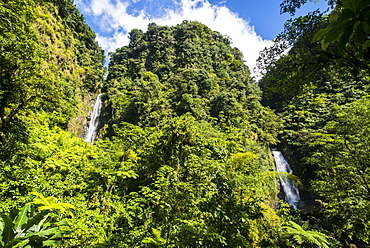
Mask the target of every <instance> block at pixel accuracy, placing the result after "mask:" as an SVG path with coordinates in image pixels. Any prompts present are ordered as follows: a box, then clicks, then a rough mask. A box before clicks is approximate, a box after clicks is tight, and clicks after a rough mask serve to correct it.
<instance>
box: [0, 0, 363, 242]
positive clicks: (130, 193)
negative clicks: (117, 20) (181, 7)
mask: <svg viewBox="0 0 370 248" xmlns="http://www.w3.org/2000/svg"><path fill="white" fill-rule="evenodd" d="M305 2H306V1H305V0H294V1H293V0H284V1H283V3H282V4H281V11H282V12H288V13H291V14H294V12H295V10H296V9H297V8H299V7H300V6H301V5H303V4H304V3H305ZM328 6H329V8H328V11H327V12H325V13H321V12H319V11H315V12H312V13H309V14H308V15H306V16H302V17H298V18H296V19H292V20H290V21H288V22H287V23H286V26H285V31H284V32H283V33H281V34H279V35H278V37H277V38H276V39H275V40H274V45H273V46H272V47H270V48H266V49H265V50H264V51H263V52H262V53H261V57H260V59H259V69H260V73H261V76H262V78H261V79H260V80H259V81H258V82H257V81H256V80H255V79H254V78H253V77H252V76H251V74H250V68H248V67H247V66H246V65H245V63H244V62H245V61H244V60H243V59H246V60H248V58H243V54H242V53H241V51H240V50H238V49H237V48H234V47H232V43H231V41H230V39H229V38H227V37H225V36H223V35H222V34H220V33H218V32H215V31H212V30H211V29H209V28H208V27H207V26H205V25H203V24H201V23H199V22H190V21H183V22H182V23H181V24H178V25H176V26H172V27H168V26H159V25H157V24H155V23H151V24H149V25H148V29H147V31H146V32H144V31H142V30H139V29H134V30H132V31H131V32H130V33H129V40H130V42H129V44H128V45H127V46H123V47H121V48H118V49H117V50H116V51H115V52H113V53H111V54H109V59H110V61H109V66H108V70H107V71H106V69H105V67H104V60H105V56H104V51H103V50H102V49H101V48H100V47H99V45H98V44H97V42H96V41H95V34H94V32H93V31H92V29H91V28H90V27H89V26H88V25H87V24H86V22H85V20H84V17H83V16H82V15H81V13H80V12H79V10H78V9H77V8H76V6H75V5H74V3H73V0H17V1H13V0H1V1H0V145H1V147H0V203H1V204H0V213H1V218H0V247H48V246H55V245H58V246H61V247H368V246H369V244H370V240H369V237H370V211H369V209H368V206H369V203H370V198H369V197H370V195H369V192H370V181H369V179H370V171H369V166H368V161H369V155H368V154H369V152H368V147H369V142H370V134H369V130H370V121H369V120H370V110H369V109H370V102H369V83H370V82H369V81H370V77H369V71H370V63H369V58H370V41H369V35H370V21H369V17H370V7H369V6H370V1H369V0H360V1H358V0H342V1H328ZM99 94H102V100H103V106H102V109H101V115H100V121H99V126H98V127H99V132H98V135H97V139H96V140H95V142H94V144H90V143H89V142H86V141H85V140H84V139H83V138H84V132H85V130H86V128H87V127H88V126H89V122H90V121H91V120H90V118H91V112H92V108H93V103H94V101H95V99H96V98H97V96H98V95H99ZM276 147H277V148H278V149H280V150H281V151H283V153H284V155H285V156H286V157H287V158H288V160H289V162H290V163H291V165H292V167H293V170H294V172H295V174H296V175H292V174H289V173H277V172H276V170H275V165H274V160H273V157H272V154H271V149H272V148H276ZM279 178H289V179H291V180H293V181H295V182H296V183H297V184H299V185H301V192H302V203H301V204H300V205H299V207H298V209H294V208H293V207H290V206H289V205H288V204H286V203H284V201H283V200H281V199H280V198H281V193H280V189H279Z"/></svg>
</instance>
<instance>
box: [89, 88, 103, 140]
mask: <svg viewBox="0 0 370 248" xmlns="http://www.w3.org/2000/svg"><path fill="white" fill-rule="evenodd" d="M102 96H103V95H102V94H99V95H98V97H97V98H96V101H95V104H94V109H93V112H92V114H91V116H90V122H89V127H88V129H87V130H86V133H85V140H86V141H87V142H89V143H91V144H94V141H95V139H96V135H97V132H98V125H99V117H100V112H101V108H102V105H103V104H102Z"/></svg>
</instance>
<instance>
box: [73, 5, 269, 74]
mask: <svg viewBox="0 0 370 248" xmlns="http://www.w3.org/2000/svg"><path fill="white" fill-rule="evenodd" d="M85 1H86V0H85ZM88 1H90V2H89V3H86V2H83V0H76V4H77V5H78V6H79V7H80V9H81V10H82V11H83V12H84V13H85V15H89V17H90V18H92V19H93V20H95V21H94V22H95V23H98V25H99V27H100V30H104V33H108V32H110V33H112V34H113V35H109V36H104V35H100V34H99V33H98V34H97V41H98V42H99V44H100V45H101V46H102V48H103V49H104V50H105V51H106V52H112V51H114V50H115V49H116V48H118V47H122V46H124V45H127V44H128V42H129V39H128V37H127V33H128V32H129V31H130V30H132V29H134V28H139V29H142V30H144V31H145V30H146V29H147V25H148V24H149V23H151V22H155V23H157V24H158V25H168V26H172V25H177V24H179V23H181V22H182V21H183V20H189V21H199V22H201V23H203V24H205V25H207V26H208V27H209V28H211V29H212V30H215V31H218V32H220V33H221V34H223V35H226V36H228V37H230V38H231V41H232V45H233V46H235V47H237V48H239V49H240V50H241V51H242V52H243V54H244V59H245V60H246V64H247V65H248V66H249V68H250V70H251V71H253V68H254V67H255V64H256V59H257V58H258V56H259V52H260V51H261V50H262V49H263V48H265V47H266V46H269V45H271V41H268V40H263V39H262V38H261V37H260V36H258V35H257V34H256V32H255V31H254V27H253V26H251V25H250V24H249V23H248V21H246V20H244V19H242V18H240V17H239V16H238V15H237V14H236V13H233V12H232V11H231V10H230V9H228V8H227V7H225V6H220V5H212V4H210V3H209V2H208V1H207V0H180V1H176V0H172V2H173V5H172V6H173V7H172V8H171V9H158V10H157V11H158V12H159V13H160V12H162V13H163V14H162V15H161V16H160V17H157V18H154V17H153V16H152V15H150V13H147V12H145V11H144V10H141V11H139V12H137V13H135V14H130V13H129V12H128V7H130V4H132V3H133V2H138V1H137V0H131V2H130V1H129V0H88ZM147 1H148V0H147ZM148 4H150V1H149V3H148ZM157 16H158V15H157Z"/></svg>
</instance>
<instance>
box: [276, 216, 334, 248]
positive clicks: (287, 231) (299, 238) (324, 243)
mask: <svg viewBox="0 0 370 248" xmlns="http://www.w3.org/2000/svg"><path fill="white" fill-rule="evenodd" d="M282 228H283V229H284V236H285V237H292V238H293V239H294V241H295V242H296V243H297V244H298V245H300V246H301V247H302V245H305V244H307V245H309V246H307V247H312V245H314V246H315V247H324V248H329V246H328V237H327V236H326V235H325V234H322V233H320V232H318V231H307V230H304V229H303V228H302V227H301V226H300V225H298V224H297V223H295V222H293V221H289V222H288V223H287V225H284V226H283V227H282Z"/></svg>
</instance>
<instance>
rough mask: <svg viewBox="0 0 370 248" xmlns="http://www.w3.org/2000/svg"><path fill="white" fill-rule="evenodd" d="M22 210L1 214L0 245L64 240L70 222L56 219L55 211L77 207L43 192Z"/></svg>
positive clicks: (9, 245)
mask: <svg viewBox="0 0 370 248" xmlns="http://www.w3.org/2000/svg"><path fill="white" fill-rule="evenodd" d="M34 195H36V196H37V198H35V200H34V201H33V202H31V203H27V204H26V205H25V206H24V207H23V208H21V209H20V210H18V209H13V210H12V211H11V212H10V213H8V214H2V215H1V219H0V247H4V248H10V247H12V248H15V247H26V248H27V247H45V246H51V245H61V244H63V239H66V236H67V235H68V234H70V233H71V232H72V231H70V230H69V229H68V223H66V222H64V221H59V222H56V221H55V220H53V219H52V212H54V211H61V212H66V211H67V212H68V211H69V210H68V209H70V208H74V207H73V206H72V205H71V204H68V203H60V202H57V199H56V198H55V197H43V196H42V195H41V194H38V193H34Z"/></svg>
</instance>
